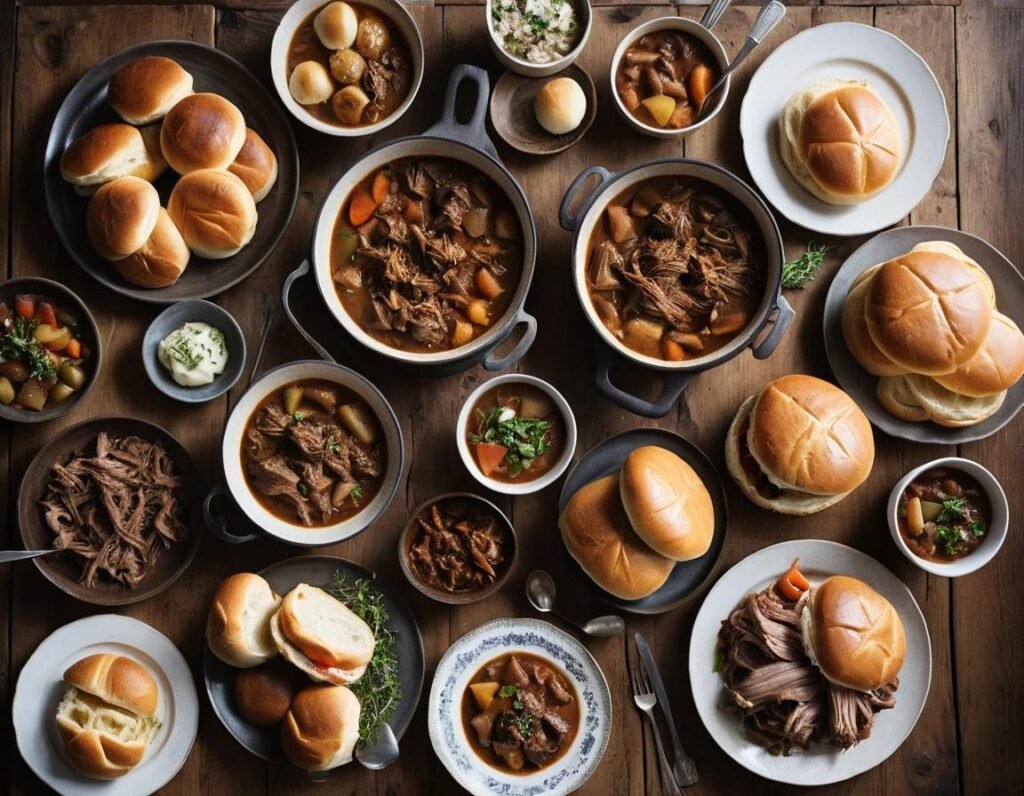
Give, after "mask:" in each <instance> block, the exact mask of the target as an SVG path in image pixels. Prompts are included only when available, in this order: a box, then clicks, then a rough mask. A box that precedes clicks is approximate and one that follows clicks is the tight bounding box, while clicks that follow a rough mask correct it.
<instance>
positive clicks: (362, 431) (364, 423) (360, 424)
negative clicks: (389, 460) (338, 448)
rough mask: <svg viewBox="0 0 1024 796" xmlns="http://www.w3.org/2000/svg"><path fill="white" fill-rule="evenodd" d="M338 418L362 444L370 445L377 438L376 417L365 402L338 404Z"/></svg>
mask: <svg viewBox="0 0 1024 796" xmlns="http://www.w3.org/2000/svg"><path fill="white" fill-rule="evenodd" d="M338 420H340V421H341V422H342V424H343V425H344V426H345V428H346V429H348V431H349V432H350V433H351V434H352V436H353V437H355V438H356V440H358V441H359V442H360V443H362V444H363V445H372V444H373V443H374V442H375V441H376V440H377V418H376V417H374V416H373V412H371V411H370V408H369V407H368V406H366V405H365V404H345V405H344V406H339V407H338Z"/></svg>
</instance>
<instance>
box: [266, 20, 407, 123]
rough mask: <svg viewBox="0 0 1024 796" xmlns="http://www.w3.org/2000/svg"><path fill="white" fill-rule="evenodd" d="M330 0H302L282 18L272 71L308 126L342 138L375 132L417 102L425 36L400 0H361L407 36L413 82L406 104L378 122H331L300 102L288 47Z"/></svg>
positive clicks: (286, 102) (286, 101)
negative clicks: (291, 79)
mask: <svg viewBox="0 0 1024 796" xmlns="http://www.w3.org/2000/svg"><path fill="white" fill-rule="evenodd" d="M329 2H330V0H298V1H297V2H296V3H295V4H294V5H292V7H291V8H289V9H288V11H287V12H286V13H285V15H284V16H283V17H282V18H281V21H280V22H279V23H278V25H277V30H276V31H274V41H273V43H272V44H271V46H270V74H271V77H272V78H273V81H274V88H276V89H277V94H278V96H279V97H281V102H283V103H284V106H285V107H286V108H287V109H288V111H289V112H290V113H291V114H292V116H294V117H295V118H296V119H298V120H299V121H300V122H302V123H303V124H304V125H306V126H307V127H312V128H313V129H314V130H318V131H320V132H321V133H326V134H327V135H334V136H338V137H339V138H360V137H362V136H366V135H373V134H374V133H378V132H380V131H381V130H383V129H384V128H386V127H390V126H391V125H392V124H394V123H395V122H397V121H398V120H399V119H401V118H402V116H403V115H404V114H405V112H406V111H407V110H409V107H410V106H411V105H412V104H413V102H415V100H416V95H417V94H418V93H419V90H420V83H422V82H423V37H422V36H420V29H419V28H418V27H417V26H416V20H414V19H413V18H412V14H410V13H409V11H408V9H406V7H405V5H403V4H402V3H400V2H398V0H359V5H362V6H366V7H367V8H370V9H373V10H374V11H379V12H380V13H381V14H382V15H383V16H385V17H387V18H388V20H389V21H390V22H391V23H393V24H394V25H395V27H397V28H398V30H399V32H400V33H401V34H402V36H403V37H404V38H405V41H406V43H407V44H408V45H409V54H410V55H411V56H412V83H411V84H410V86H409V93H408V95H407V96H406V98H405V100H404V101H403V102H402V104H401V105H399V106H398V107H397V108H395V110H394V111H393V112H392V113H390V114H389V115H388V116H387V117H386V118H384V119H381V120H380V121H379V122H376V123H375V124H365V125H360V126H358V127H352V126H342V125H334V124H327V123H326V122H322V121H320V120H319V119H317V118H316V117H315V116H313V114H311V113H310V112H309V111H308V110H306V108H304V107H303V106H302V105H300V104H299V103H298V102H296V101H295V98H294V97H293V96H292V92H291V91H290V90H289V89H288V78H289V74H288V48H289V47H290V46H291V42H292V37H293V36H294V35H295V31H296V30H298V28H299V26H300V25H301V24H302V23H303V22H304V21H305V20H306V17H308V16H309V15H310V14H312V13H313V12H314V11H316V10H318V9H320V8H323V7H324V6H326V5H327V4H328V3H329Z"/></svg>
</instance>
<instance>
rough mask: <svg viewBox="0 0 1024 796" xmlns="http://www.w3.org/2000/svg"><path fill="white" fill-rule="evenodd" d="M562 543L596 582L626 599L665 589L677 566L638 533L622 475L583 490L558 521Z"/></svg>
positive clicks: (611, 476)
mask: <svg viewBox="0 0 1024 796" xmlns="http://www.w3.org/2000/svg"><path fill="white" fill-rule="evenodd" d="M558 527H559V528H560V529H561V531H562V540H563V541H564V542H565V547H566V549H567V550H568V551H569V554H570V555H571V556H572V557H573V558H574V559H576V561H577V562H578V563H579V565H580V567H582V569H583V571H584V572H586V573H587V575H588V576H589V577H590V579H591V580H593V581H594V583H596V584H597V585H598V586H600V587H601V588H602V589H604V590H605V591H606V592H608V593H609V594H612V595H614V596H616V597H618V598H620V599H622V600H639V599H641V598H642V597H646V596H647V595H649V594H653V593H654V592H656V591H657V590H658V589H660V588H661V587H662V586H663V585H664V583H665V581H666V580H668V576H669V575H670V574H671V573H672V568H673V567H674V566H675V563H674V562H673V561H671V560H670V559H668V558H665V556H662V555H658V554H657V553H655V552H654V551H653V550H651V548H649V547H648V546H647V545H646V544H644V542H643V541H642V540H641V539H640V537H639V536H637V535H636V532H635V531H634V530H633V528H632V527H631V526H630V524H629V517H627V516H626V510H625V508H623V506H622V498H621V497H620V492H619V476H618V473H615V474H612V475H607V476H605V477H604V478H599V479H598V480H596V481H591V482H590V483H589V484H587V485H586V486H584V487H583V488H582V489H580V490H579V491H578V492H577V493H576V494H574V495H573V496H572V497H571V498H570V499H569V502H568V503H566V505H565V509H564V510H563V511H562V516H561V517H559V518H558Z"/></svg>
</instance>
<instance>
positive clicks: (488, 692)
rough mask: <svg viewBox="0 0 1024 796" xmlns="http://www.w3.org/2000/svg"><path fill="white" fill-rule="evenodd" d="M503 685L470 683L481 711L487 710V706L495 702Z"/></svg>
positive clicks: (470, 688)
mask: <svg viewBox="0 0 1024 796" xmlns="http://www.w3.org/2000/svg"><path fill="white" fill-rule="evenodd" d="M499 688H501V685H500V684H498V683H470V684H469V690H470V691H471V692H472V693H473V699H474V700H475V701H476V706H477V707H478V708H480V710H487V706H488V705H490V704H491V702H492V701H493V700H494V695H495V694H497V693H498V689H499Z"/></svg>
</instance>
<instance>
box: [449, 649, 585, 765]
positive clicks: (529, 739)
mask: <svg viewBox="0 0 1024 796" xmlns="http://www.w3.org/2000/svg"><path fill="white" fill-rule="evenodd" d="M580 718H581V717H580V704H579V698H578V697H577V695H576V691H575V689H574V688H573V686H572V683H571V682H570V681H569V678H568V677H567V676H566V675H565V674H564V673H563V672H561V671H560V670H559V669H558V667H557V666H556V665H555V664H553V663H551V662H550V661H548V660H546V659H545V658H542V657H541V656H539V655H534V654H532V653H529V652H513V653H511V654H505V655H501V656H500V657H497V658H494V659H493V660H491V661H488V662H487V663H486V664H484V666H482V667H481V668H480V670H479V671H477V672H476V674H474V675H473V677H472V678H471V679H470V681H469V686H468V687H467V688H466V690H465V692H464V694H463V696H462V724H463V729H464V731H465V733H466V737H467V738H468V739H469V743H470V746H472V747H473V751H474V752H476V754H477V755H478V756H479V757H480V758H481V759H482V760H483V761H484V762H485V763H487V764H488V765H489V766H492V767H494V768H496V769H498V770H500V771H504V772H506V773H510V774H527V773H533V772H534V771H536V770H538V769H542V768H547V767H548V766H550V765H552V764H553V763H555V762H556V761H557V760H559V759H560V758H561V757H562V756H563V755H564V754H565V753H566V751H568V749H569V747H570V746H572V742H573V739H574V738H575V737H576V732H577V730H578V729H579V726H580Z"/></svg>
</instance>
